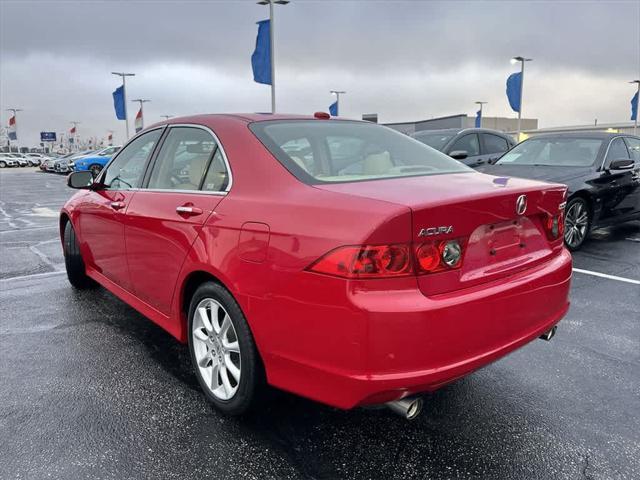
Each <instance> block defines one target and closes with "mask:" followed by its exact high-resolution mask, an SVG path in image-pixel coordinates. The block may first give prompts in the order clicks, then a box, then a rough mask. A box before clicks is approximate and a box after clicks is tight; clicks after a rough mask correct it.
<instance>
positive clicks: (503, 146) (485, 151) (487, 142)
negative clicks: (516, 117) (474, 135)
mask: <svg viewBox="0 0 640 480" xmlns="http://www.w3.org/2000/svg"><path fill="white" fill-rule="evenodd" d="M480 141H481V147H482V159H483V160H484V161H485V162H487V163H491V164H493V163H495V161H496V160H497V159H498V158H500V157H501V156H502V154H504V152H506V151H507V150H509V148H510V145H509V142H508V141H507V139H506V138H503V137H501V136H499V135H494V134H492V133H481V134H480Z"/></svg>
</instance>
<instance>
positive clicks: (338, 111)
mask: <svg viewBox="0 0 640 480" xmlns="http://www.w3.org/2000/svg"><path fill="white" fill-rule="evenodd" d="M329 93H335V94H336V113H337V114H338V115H339V114H340V94H341V93H347V92H345V91H344V90H329Z"/></svg>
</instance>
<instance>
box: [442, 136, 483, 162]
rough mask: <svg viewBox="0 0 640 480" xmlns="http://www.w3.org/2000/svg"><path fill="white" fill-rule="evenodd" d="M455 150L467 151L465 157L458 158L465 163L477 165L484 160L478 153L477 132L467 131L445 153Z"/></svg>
mask: <svg viewBox="0 0 640 480" xmlns="http://www.w3.org/2000/svg"><path fill="white" fill-rule="evenodd" d="M455 151H465V152H467V158H464V159H461V160H459V161H460V162H462V163H464V164H465V165H469V166H470V167H477V166H478V165H482V164H483V163H484V160H483V159H482V158H481V155H480V140H479V138H478V134H477V133H467V134H465V135H462V136H461V137H459V138H458V139H457V140H455V141H454V142H453V143H452V144H451V146H450V147H449V148H448V149H447V154H451V153H452V152H455Z"/></svg>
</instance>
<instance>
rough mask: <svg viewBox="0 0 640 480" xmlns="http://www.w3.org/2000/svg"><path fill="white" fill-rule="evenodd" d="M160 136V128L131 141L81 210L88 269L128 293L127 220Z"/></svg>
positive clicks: (86, 199)
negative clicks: (137, 189) (93, 270)
mask: <svg viewBox="0 0 640 480" xmlns="http://www.w3.org/2000/svg"><path fill="white" fill-rule="evenodd" d="M161 135H162V129H160V128H158V129H155V130H151V131H149V132H146V133H143V134H142V135H140V136H138V137H136V138H135V139H134V140H133V141H131V142H130V143H129V144H128V145H127V146H126V147H125V148H124V149H123V150H122V151H121V152H120V154H119V155H118V156H117V157H116V158H114V160H113V162H111V163H110V164H109V166H108V168H107V169H106V170H105V171H104V172H103V173H102V175H100V177H99V178H98V180H97V182H98V183H99V184H101V185H102V186H101V188H97V189H95V190H89V191H88V192H87V195H86V196H85V197H84V200H83V202H82V204H81V205H80V206H79V210H80V216H79V226H80V232H79V233H80V237H81V239H82V243H83V245H84V250H83V256H84V257H85V259H86V261H87V263H88V266H89V267H91V268H94V269H95V270H97V271H98V272H99V273H101V274H102V275H104V276H105V277H106V278H108V279H109V280H111V281H112V282H114V283H116V284H117V285H119V286H120V287H122V288H124V289H125V290H128V291H131V279H130V276H129V269H128V266H127V259H126V253H125V241H124V216H125V214H126V211H127V208H128V206H129V203H130V202H131V199H132V198H133V197H134V195H135V189H136V188H137V187H138V186H139V185H140V183H141V181H142V178H143V174H144V170H145V166H146V164H147V161H148V160H149V158H150V157H151V154H152V152H153V150H154V148H155V146H156V145H157V143H158V140H159V139H160V136H161Z"/></svg>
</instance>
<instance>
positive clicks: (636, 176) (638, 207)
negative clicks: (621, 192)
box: [624, 137, 640, 214]
mask: <svg viewBox="0 0 640 480" xmlns="http://www.w3.org/2000/svg"><path fill="white" fill-rule="evenodd" d="M624 141H625V142H626V144H627V149H628V150H629V155H630V156H631V159H632V160H633V161H634V166H633V170H632V171H631V172H630V174H631V175H630V187H629V195H630V197H631V203H632V204H633V208H634V210H633V214H640V138H634V137H625V139H624Z"/></svg>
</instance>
